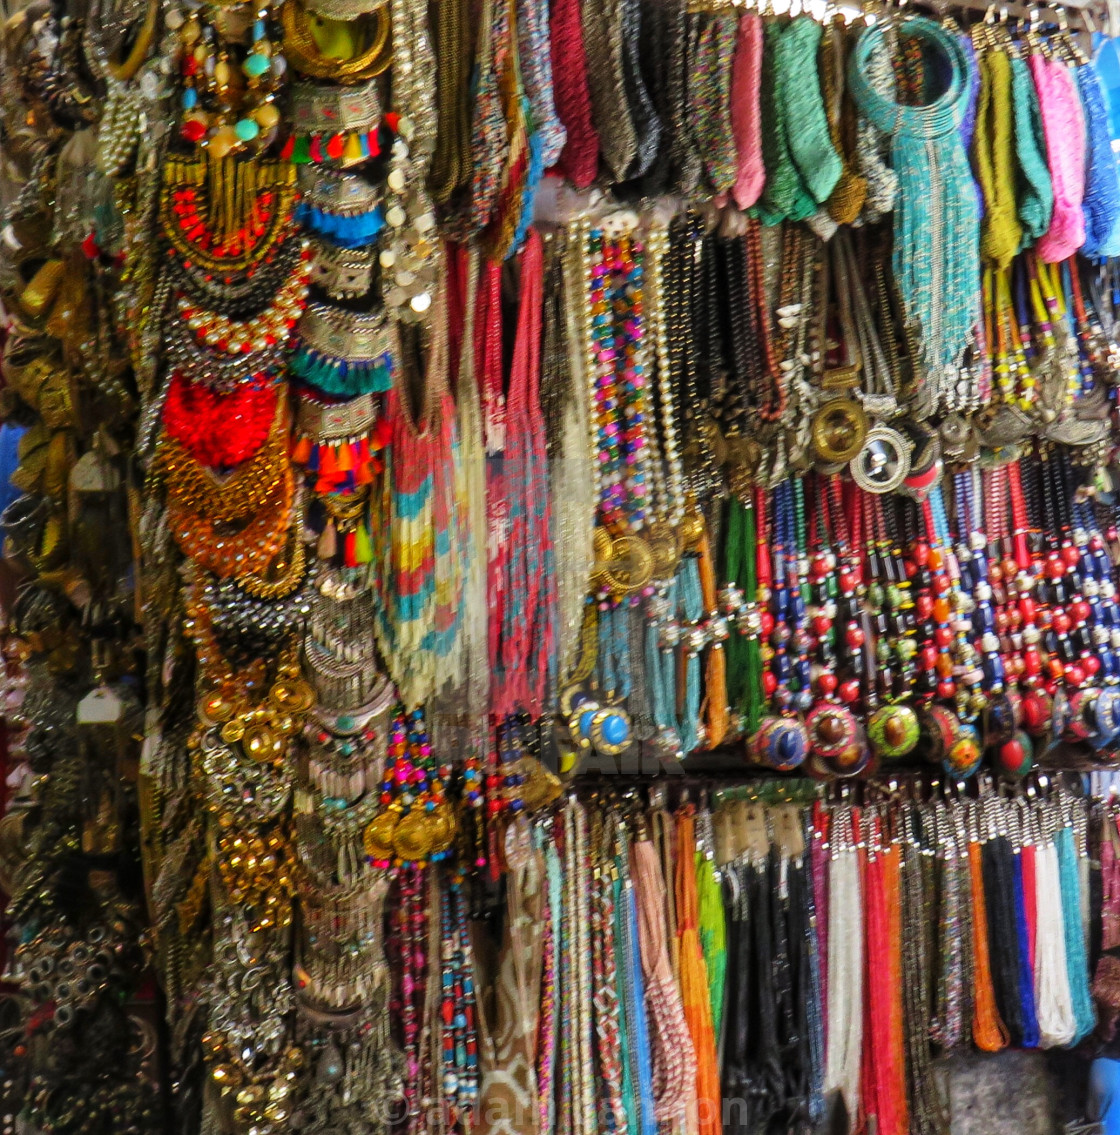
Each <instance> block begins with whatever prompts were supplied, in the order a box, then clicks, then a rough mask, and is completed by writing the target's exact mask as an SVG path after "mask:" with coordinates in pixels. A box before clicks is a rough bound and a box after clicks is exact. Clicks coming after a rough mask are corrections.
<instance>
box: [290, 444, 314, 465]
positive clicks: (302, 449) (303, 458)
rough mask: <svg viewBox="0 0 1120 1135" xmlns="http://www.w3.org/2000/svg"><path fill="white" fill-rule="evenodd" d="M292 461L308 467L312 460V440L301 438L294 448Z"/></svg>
mask: <svg viewBox="0 0 1120 1135" xmlns="http://www.w3.org/2000/svg"><path fill="white" fill-rule="evenodd" d="M292 460H293V461H294V462H295V463H296V464H297V465H306V464H307V463H308V461H310V460H311V438H309V437H301V438H300V439H299V440H298V441H297V442H296V443H295V445H294V446H293V447H292Z"/></svg>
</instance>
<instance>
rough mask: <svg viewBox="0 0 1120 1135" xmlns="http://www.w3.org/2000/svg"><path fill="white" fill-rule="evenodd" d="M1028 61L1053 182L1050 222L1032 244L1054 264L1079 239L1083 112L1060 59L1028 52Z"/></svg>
mask: <svg viewBox="0 0 1120 1135" xmlns="http://www.w3.org/2000/svg"><path fill="white" fill-rule="evenodd" d="M1029 64H1030V69H1031V75H1032V76H1033V77H1034V85H1035V88H1036V89H1037V91H1038V103H1039V108H1040V109H1041V111H1042V132H1043V134H1044V135H1045V137H1046V153H1047V158H1048V161H1049V165H1050V180H1051V181H1052V182H1053V184H1054V212H1053V214H1052V215H1051V218H1050V228H1049V229H1048V230H1047V232H1046V233H1045V235H1044V236H1043V237H1041V239H1040V240H1039V242H1038V244H1037V246H1036V248H1037V251H1038V254H1039V256H1041V257H1042V259H1043V260H1045V261H1046V262H1047V263H1049V264H1055V263H1057V262H1058V261H1060V260H1065V259H1067V258H1068V257H1070V256H1072V255H1073V254H1074V253H1075V252H1076V251H1077V250H1078V249H1079V248H1080V247H1081V246H1082V245H1083V244H1084V243H1085V214H1084V213H1083V212H1082V209H1081V204H1082V201H1083V200H1084V197H1085V118H1084V113H1083V112H1082V109H1081V98H1080V96H1079V95H1078V93H1077V86H1076V84H1075V83H1074V79H1073V74H1072V72H1071V71H1070V69H1069V68H1068V67H1067V66H1066V65H1065V64H1064V63H1062V62H1060V61H1059V60H1057V59H1046V58H1044V57H1043V56H1041V55H1032V56H1031V57H1030V61H1029Z"/></svg>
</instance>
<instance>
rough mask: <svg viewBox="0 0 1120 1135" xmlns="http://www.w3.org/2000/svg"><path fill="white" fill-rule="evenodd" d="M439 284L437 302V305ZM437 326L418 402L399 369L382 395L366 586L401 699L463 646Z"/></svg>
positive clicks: (456, 497)
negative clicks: (385, 439)
mask: <svg viewBox="0 0 1120 1135" xmlns="http://www.w3.org/2000/svg"><path fill="white" fill-rule="evenodd" d="M445 287H446V286H445V285H443V286H441V291H440V298H439V301H438V304H439V306H440V308H441V310H442V308H443V305H444V299H445ZM432 326H433V328H435V329H436V334H435V335H434V337H433V341H432V344H431V347H430V350H429V356H430V357H429V360H428V369H427V375H426V377H425V382H424V384H423V388H422V395H421V399H420V404H419V406H418V408H417V410H415V411H414V410H413V408H412V406H411V405H410V401H411V400H410V397H409V394H408V391H407V390H406V389H405V385H404V383H405V374H404V372H405V370H406V369H407V368H405V367H403V366H402V367H396V368H394V377H393V386H392V389H390V391H389V393H388V394H387V395H386V397H385V420H386V423H387V425H388V429H389V436H390V443H389V446H388V449H387V456H386V476H385V477H384V478H383V484H384V488H383V493H382V500H381V501H380V502H379V505H378V513H377V520H378V521H379V523H380V526H381V532H380V534H379V543H377V545H376V546H378V547H379V550H380V560H379V561H377V560H376V559H375V562H376V571H375V572H374V573H373V574H374V578H375V590H377V591H378V593H379V599H380V610H381V618H380V619H379V621H378V638H379V642H380V645H381V649H382V651H383V653H384V655H385V661H386V665H387V667H388V670H389V673H390V674H391V675H392V676H393V678H394V679H395V681H396V682H397V686H398V688H399V689H400V691H401V694H402V696H403V697H404V698H405V699H406V701H407V702H408V703H409V704H412V705H415V704H417V703H420V702H423V701H426V700H428V698H429V697H430V695H431V694H432V693H433V692H434V691H435V690H437V689H439V688H440V687H442V686H444V685H445V684H447V683H449V682H450V683H452V684H454V683H457V681H458V679H459V668H460V664H461V662H462V655H463V651H462V650H461V646H462V643H461V639H460V635H459V629H460V625H461V622H462V619H463V611H462V605H461V597H462V591H463V587H464V584H465V579H466V571H467V565H468V552H467V548H466V544H465V539H464V534H463V531H462V524H461V514H462V510H463V508H464V502H463V492H462V486H461V476H462V474H461V469H460V465H459V436H458V428H457V422H456V414H455V403H454V399H453V398H452V396H451V392H450V390H449V389H448V385H447V375H446V363H447V360H446V341H445V335H444V334H443V332H444V331H445V324H444V321H443V319H442V317H440V318H436V319H433V322H432Z"/></svg>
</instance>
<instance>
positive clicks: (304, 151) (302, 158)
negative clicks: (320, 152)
mask: <svg viewBox="0 0 1120 1135" xmlns="http://www.w3.org/2000/svg"><path fill="white" fill-rule="evenodd" d="M292 161H293V162H294V163H295V164H296V165H297V166H305V165H307V164H308V163H309V162H310V161H311V139H310V138H309V137H308V136H307V135H306V134H301V135H300V136H299V137H298V138H297V139H296V145H295V149H294V150H293V151H292Z"/></svg>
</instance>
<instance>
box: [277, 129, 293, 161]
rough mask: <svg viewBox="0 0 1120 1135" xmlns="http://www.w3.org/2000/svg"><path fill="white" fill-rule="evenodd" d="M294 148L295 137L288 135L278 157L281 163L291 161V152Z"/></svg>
mask: <svg viewBox="0 0 1120 1135" xmlns="http://www.w3.org/2000/svg"><path fill="white" fill-rule="evenodd" d="M295 148H296V136H295V135H294V134H289V135H288V140H287V141H286V142H285V143H284V148H283V149H282V150H281V151H280V157H281V159H282V160H283V161H286V162H288V161H291V160H292V151H293V150H295Z"/></svg>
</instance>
